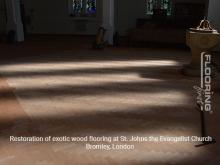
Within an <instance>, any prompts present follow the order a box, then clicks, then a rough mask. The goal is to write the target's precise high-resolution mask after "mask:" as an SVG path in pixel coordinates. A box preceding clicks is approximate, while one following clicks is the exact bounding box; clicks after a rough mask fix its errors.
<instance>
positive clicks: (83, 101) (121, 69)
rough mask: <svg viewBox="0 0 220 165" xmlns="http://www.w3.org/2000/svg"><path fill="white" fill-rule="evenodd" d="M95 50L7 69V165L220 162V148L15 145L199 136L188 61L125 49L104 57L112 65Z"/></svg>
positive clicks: (3, 151) (1, 68) (1, 156)
mask: <svg viewBox="0 0 220 165" xmlns="http://www.w3.org/2000/svg"><path fill="white" fill-rule="evenodd" d="M90 51H91V53H92V54H93V55H92V56H91V55H90V54H88V53H90ZM90 51H89V50H86V51H81V52H80V57H84V56H89V59H86V58H85V59H83V60H82V61H80V60H78V59H76V58H70V56H68V60H67V61H65V60H64V59H65V56H64V57H62V56H59V58H60V61H59V60H54V59H53V57H50V56H49V57H46V58H45V57H44V58H42V57H41V58H42V59H40V60H39V57H38V58H37V57H29V60H30V62H28V61H25V62H22V58H21V59H20V60H19V59H17V61H16V62H8V63H7V61H6V62H3V63H2V64H1V65H0V74H1V75H2V76H3V77H1V78H0V79H1V80H0V87H1V88H0V102H1V111H2V113H1V115H0V124H1V127H0V128H1V132H0V133H1V134H0V146H1V148H0V164H4V165H11V164H14V162H21V163H17V164H16V165H19V164H21V165H24V164H25V165H26V164H33V165H39V164H40V165H50V164H51V165H60V164H65V165H72V164H73V162H74V164H94V165H95V164H102V165H105V164H106V165H108V164H109V165H110V164H120V165H121V164H126V165H136V164H137V165H142V164H143V165H146V164H147V165H148V164H149V165H160V164H177V165H178V164H187V165H190V164H204V162H207V161H209V162H210V163H209V164H213V165H214V164H215V163H214V162H217V161H219V158H218V153H219V152H216V153H215V152H214V151H216V149H212V148H211V147H210V148H207V147H204V148H198V149H195V147H194V145H195V144H196V142H181V143H175V142H128V144H133V145H134V146H135V148H134V149H133V150H126V151H121V150H117V151H115V150H114V151H103V150H86V148H85V145H86V142H77V143H74V142H71V143H67V142H58V143H56V142H48V143H40V142H34V143H30V142H28V143H26V142H22V143H19V142H13V143H12V142H9V137H10V136H41V137H47V136H55V137H63V136H68V137H85V136H97V137H100V136H107V137H116V136H126V137H131V136H140V137H141V136H161V135H162V136H199V132H200V130H199V115H198V112H197V111H196V110H195V102H194V101H195V91H193V86H194V85H196V82H197V79H194V78H188V77H185V76H183V75H181V68H182V65H183V64H184V63H183V58H184V57H182V56H178V55H176V52H175V51H174V52H171V54H170V53H169V52H166V53H167V54H166V53H165V54H164V55H163V56H164V58H158V53H159V54H160V53H163V51H158V50H157V51H153V50H150V51H148V53H146V54H145V52H144V53H143V52H141V53H143V54H144V55H143V57H142V58H141V59H140V58H137V59H136V57H135V56H132V57H131V56H130V55H129V53H132V54H136V53H138V52H136V50H132V51H133V52H132V51H131V52H129V51H124V50H121V53H122V54H123V55H124V57H123V58H121V57H116V56H115V54H114V51H113V50H111V49H110V50H106V51H105V54H108V58H107V59H104V58H103V59H102V60H97V61H96V58H97V59H98V58H100V57H97V56H99V55H101V53H100V52H98V53H97V54H98V55H94V52H93V51H92V50H90ZM139 53H140V52H139ZM172 53H173V54H172ZM184 53H185V54H187V53H188V52H181V55H182V54H184ZM155 54H156V56H154V55H155ZM73 55H74V54H73ZM111 56H112V59H111ZM126 56H128V58H126ZM170 56H174V58H173V60H172V59H170ZM36 59H37V60H36ZM108 143H109V142H105V144H108ZM91 144H97V142H93V143H91ZM117 144H125V142H117ZM19 160H22V161H19Z"/></svg>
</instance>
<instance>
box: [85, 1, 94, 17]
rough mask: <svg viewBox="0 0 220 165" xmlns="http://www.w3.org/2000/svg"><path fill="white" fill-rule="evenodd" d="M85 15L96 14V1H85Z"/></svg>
mask: <svg viewBox="0 0 220 165" xmlns="http://www.w3.org/2000/svg"><path fill="white" fill-rule="evenodd" d="M86 13H87V14H89V15H95V14H96V0H87V4H86Z"/></svg>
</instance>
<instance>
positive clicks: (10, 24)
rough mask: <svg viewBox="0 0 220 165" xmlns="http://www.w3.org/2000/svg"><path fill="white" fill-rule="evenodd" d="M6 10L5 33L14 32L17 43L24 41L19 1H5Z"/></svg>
mask: <svg viewBox="0 0 220 165" xmlns="http://www.w3.org/2000/svg"><path fill="white" fill-rule="evenodd" d="M6 8H7V25H6V29H7V33H8V32H10V31H14V32H15V40H16V41H17V42H21V41H24V30H23V24H22V20H21V11H20V0H6Z"/></svg>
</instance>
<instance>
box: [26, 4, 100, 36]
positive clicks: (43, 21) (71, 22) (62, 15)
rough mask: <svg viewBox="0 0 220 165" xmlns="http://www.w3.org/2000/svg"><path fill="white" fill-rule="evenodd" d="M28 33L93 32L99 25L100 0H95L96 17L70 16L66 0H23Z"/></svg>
mask: <svg viewBox="0 0 220 165" xmlns="http://www.w3.org/2000/svg"><path fill="white" fill-rule="evenodd" d="M24 3H25V11H26V16H27V17H28V18H27V21H28V22H29V25H28V26H27V29H28V32H29V33H32V34H33V33H35V34H88V35H90V34H95V33H96V32H97V28H98V27H99V26H100V25H101V13H102V12H101V9H100V8H102V5H101V0H98V1H97V8H98V13H97V17H96V18H88V19H84V20H82V19H80V20H79V19H75V18H74V17H70V13H69V6H68V5H69V2H68V0H43V1H40V0H24Z"/></svg>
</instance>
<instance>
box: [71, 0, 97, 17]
mask: <svg viewBox="0 0 220 165" xmlns="http://www.w3.org/2000/svg"><path fill="white" fill-rule="evenodd" d="M72 2H73V15H74V16H95V15H96V0H72Z"/></svg>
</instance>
